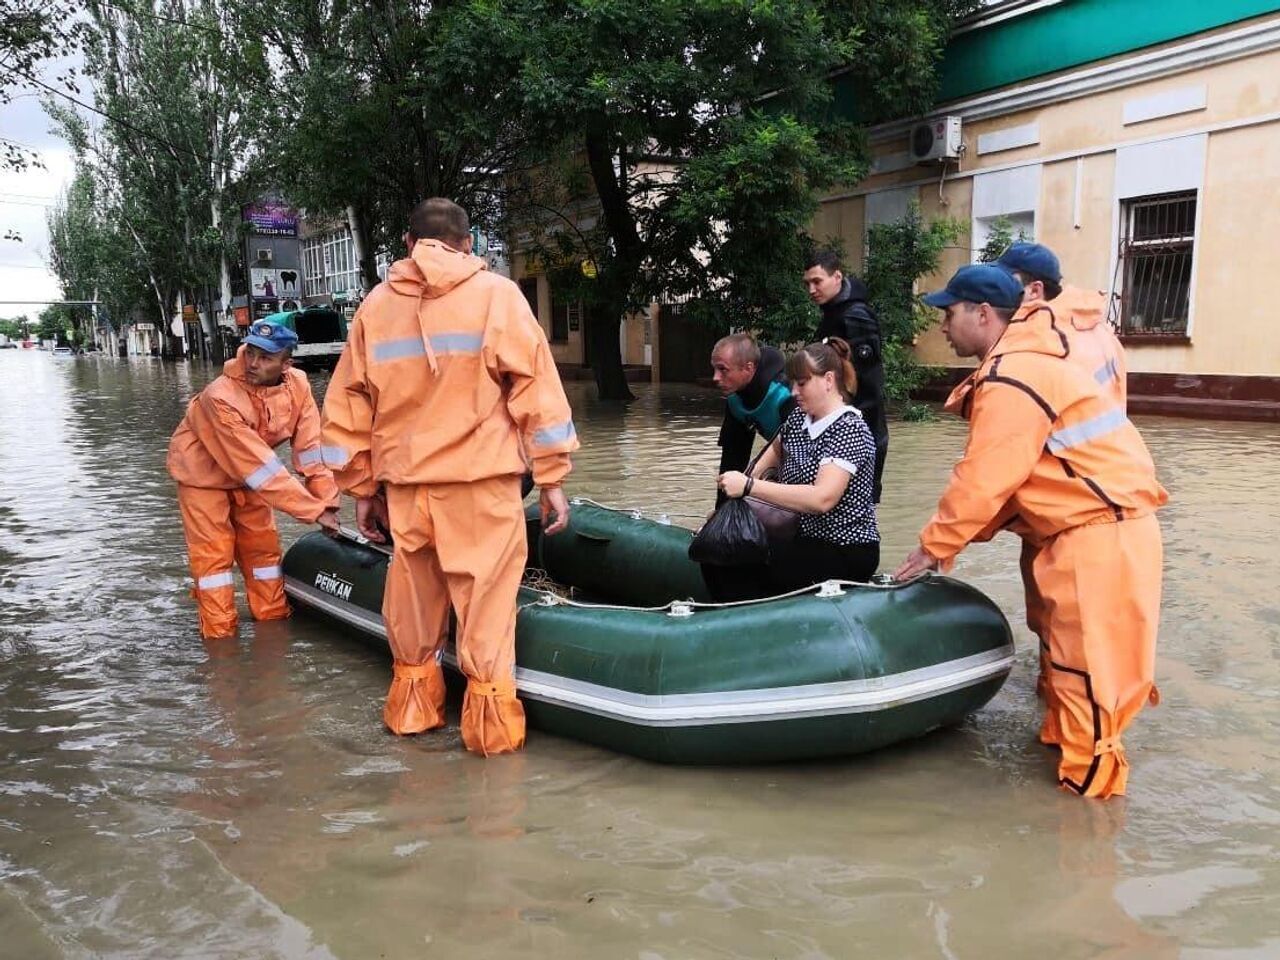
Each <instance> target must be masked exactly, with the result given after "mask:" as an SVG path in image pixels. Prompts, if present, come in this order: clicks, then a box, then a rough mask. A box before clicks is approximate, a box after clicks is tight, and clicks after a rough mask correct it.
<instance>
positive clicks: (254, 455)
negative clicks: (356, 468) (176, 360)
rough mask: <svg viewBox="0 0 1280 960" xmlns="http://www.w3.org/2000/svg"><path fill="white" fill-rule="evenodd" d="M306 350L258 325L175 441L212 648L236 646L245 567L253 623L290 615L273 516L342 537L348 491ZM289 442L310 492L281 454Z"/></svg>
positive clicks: (190, 410) (203, 624)
mask: <svg viewBox="0 0 1280 960" xmlns="http://www.w3.org/2000/svg"><path fill="white" fill-rule="evenodd" d="M297 342H298V335H297V334H296V333H294V332H293V331H292V330H290V329H289V328H288V327H287V326H285V325H284V324H282V323H278V322H275V321H271V320H260V321H258V322H257V323H255V324H254V325H253V326H252V327H251V328H250V329H249V335H248V336H247V337H245V340H244V344H243V345H242V346H241V347H240V349H239V351H238V352H237V353H236V355H235V357H234V358H233V359H231V360H228V361H227V363H226V365H225V366H224V367H223V368H222V370H223V372H222V376H220V377H218V379H216V380H214V381H213V383H211V384H209V385H208V386H207V387H205V388H204V389H203V390H202V391H200V393H198V394H196V396H195V397H194V398H193V399H192V401H191V403H190V404H189V405H188V406H187V413H186V416H184V417H183V418H182V423H180V424H178V429H177V430H176V431H175V432H174V434H173V439H172V440H170V441H169V457H168V461H167V464H166V466H167V467H168V469H169V475H170V476H171V477H173V479H174V480H176V481H177V482H178V507H179V509H180V510H181V511H182V532H183V534H184V535H185V537H186V540H187V556H188V558H189V560H190V562H191V575H192V577H194V578H195V582H196V586H195V598H196V606H197V609H198V610H199V613H200V633H201V634H202V635H203V636H205V637H206V638H209V639H212V638H216V637H232V636H235V633H236V604H235V593H234V591H233V588H232V581H231V567H232V565H233V564H234V563H236V562H237V561H238V562H239V564H240V572H241V573H242V574H243V575H244V582H245V592H246V593H247V594H248V595H249V610H250V611H251V612H252V614H253V618H254V619H255V620H278V619H280V618H282V617H287V616H288V615H289V604H288V602H287V601H286V600H285V596H284V580H283V579H282V578H281V575H280V538H279V537H278V536H277V534H276V524H275V518H274V517H273V516H272V514H271V508H272V507H275V508H276V509H277V510H283V511H284V512H285V513H287V514H289V515H290V516H292V517H294V518H296V519H298V520H301V521H303V522H305V523H319V524H320V525H321V526H322V527H324V528H326V529H327V530H330V531H334V532H336V531H337V529H338V488H337V485H336V484H335V483H334V481H333V474H331V473H330V472H329V470H328V469H327V468H326V467H325V465H324V463H323V462H321V457H320V413H319V411H318V410H317V409H316V402H315V399H314V398H313V397H312V396H311V385H310V384H309V383H308V382H307V378H306V375H305V374H304V373H302V372H301V371H300V370H294V369H293V361H292V359H291V354H292V351H293V347H294V346H295V345H296V344H297ZM286 440H287V441H289V445H290V447H291V448H292V450H293V466H294V469H296V470H297V471H298V473H300V474H302V477H303V481H304V483H305V486H304V483H299V482H298V481H297V480H296V479H295V478H294V477H293V476H291V475H290V473H289V471H288V470H286V469H285V466H284V464H283V463H281V462H280V459H279V458H278V457H277V456H276V454H275V450H274V449H273V448H274V447H278V446H279V445H280V444H282V443H284V442H285V441H286Z"/></svg>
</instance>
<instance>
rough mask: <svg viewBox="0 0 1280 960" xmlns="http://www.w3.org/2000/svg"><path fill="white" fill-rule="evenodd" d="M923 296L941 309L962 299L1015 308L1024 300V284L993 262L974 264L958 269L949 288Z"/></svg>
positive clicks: (929, 302)
mask: <svg viewBox="0 0 1280 960" xmlns="http://www.w3.org/2000/svg"><path fill="white" fill-rule="evenodd" d="M920 299H922V300H923V301H924V302H925V303H927V304H928V305H929V306H931V307H938V308H939V309H944V308H946V307H949V306H951V305H952V304H953V303H960V302H961V301H963V302H965V303H989V304H991V305H992V306H993V307H1006V308H1014V307H1017V306H1018V304H1020V303H1022V284H1020V283H1019V282H1018V281H1017V279H1016V278H1015V277H1014V275H1013V274H1012V273H1010V272H1009V271H1007V270H1002V269H1001V268H1000V267H997V266H995V265H993V264H990V263H973V264H970V265H969V266H967V267H961V268H960V269H959V270H957V271H956V272H955V276H953V277H952V278H951V279H950V280H948V281H947V287H946V289H945V290H938V291H937V292H935V293H929V294H925V295H924V296H923V297H921V298H920Z"/></svg>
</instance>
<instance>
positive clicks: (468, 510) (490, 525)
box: [382, 475, 528, 756]
mask: <svg viewBox="0 0 1280 960" xmlns="http://www.w3.org/2000/svg"><path fill="white" fill-rule="evenodd" d="M386 493H387V510H388V513H389V514H390V519H391V535H392V537H393V538H394V541H395V544H394V553H393V555H392V558H391V565H390V567H389V568H388V570H387V585H386V592H385V593H384V595H383V600H382V615H383V618H384V620H385V622H386V626H387V639H388V641H389V642H390V645H391V652H392V656H393V657H394V663H393V665H392V671H393V675H392V679H391V689H390V690H389V691H388V693H387V702H386V706H385V708H384V709H383V714H382V719H383V722H384V723H385V724H386V725H387V727H388V729H390V730H391V732H392V733H397V734H411V733H420V732H422V731H424V730H431V729H433V728H435V727H440V726H443V725H444V722H445V718H444V700H445V688H444V674H443V671H442V669H441V666H440V661H441V658H442V656H443V653H444V642H445V638H446V636H447V634H448V628H449V608H450V606H452V608H453V610H454V612H455V613H456V614H457V618H458V631H457V654H458V667H459V669H460V670H461V671H462V673H463V674H465V676H466V678H467V692H466V695H465V698H464V699H463V702H462V742H463V743H464V744H465V745H466V747H467V749H468V750H471V751H473V752H475V753H480V754H483V755H484V756H492V755H493V754H498V753H510V752H512V751H514V750H519V749H520V748H521V747H522V746H524V737H525V719H524V707H523V706H522V705H521V703H520V701H519V700H517V699H516V687H515V653H516V593H517V591H518V590H519V587H520V578H521V576H522V575H523V573H524V565H525V559H526V557H527V554H528V544H527V541H526V539H525V521H524V512H523V510H522V508H521V503H520V478H519V477H518V476H514V475H513V476H500V477H490V478H487V479H483V480H473V481H470V482H468V483H433V484H409V485H402V484H388V485H387V487H386Z"/></svg>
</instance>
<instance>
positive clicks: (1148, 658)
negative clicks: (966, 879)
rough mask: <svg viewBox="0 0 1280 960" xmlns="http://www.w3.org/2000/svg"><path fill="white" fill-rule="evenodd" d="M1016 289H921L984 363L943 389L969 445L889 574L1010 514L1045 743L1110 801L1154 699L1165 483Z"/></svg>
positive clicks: (984, 279) (1063, 780) (928, 562)
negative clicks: (1036, 614) (1028, 316)
mask: <svg viewBox="0 0 1280 960" xmlns="http://www.w3.org/2000/svg"><path fill="white" fill-rule="evenodd" d="M1022 296H1023V288H1022V284H1021V283H1020V282H1019V280H1018V279H1017V278H1015V277H1013V276H1011V275H1010V274H1009V273H1007V272H1006V271H1005V270H1003V269H1001V268H1000V267H997V266H994V265H986V264H977V265H974V266H968V267H964V268H962V269H961V270H959V271H958V272H957V273H956V274H955V276H953V277H952V278H951V280H950V281H949V282H948V283H947V286H946V289H945V290H940V291H938V292H937V293H932V294H929V295H928V296H926V297H925V298H924V301H925V303H927V304H929V305H930V306H933V307H937V308H939V309H941V310H944V311H945V316H944V318H943V321H942V332H943V334H944V335H946V337H947V340H948V341H949V342H950V343H951V347H952V349H953V350H955V352H956V354H957V355H958V356H961V357H976V358H977V359H978V361H979V364H978V368H977V370H975V371H974V373H973V374H971V375H970V376H969V377H968V378H967V379H966V380H965V381H964V382H963V383H961V384H960V385H959V386H958V387H956V389H955V390H953V391H952V393H951V396H950V397H949V398H948V400H947V409H948V410H949V411H951V412H953V413H958V414H960V415H961V416H963V417H964V418H966V419H967V420H968V421H969V439H968V443H967V444H966V446H965V452H964V456H963V457H961V459H960V460H959V461H958V462H957V463H956V465H955V468H954V469H953V470H952V474H951V479H950V481H949V482H948V484H947V488H946V490H945V491H943V494H942V499H941V500H940V501H939V502H938V509H937V511H936V512H935V513H934V515H933V518H932V519H931V520H930V521H929V523H928V524H927V525H926V526H925V528H924V529H923V530H922V531H921V533H920V545H919V546H918V547H917V548H916V549H915V550H913V551H912V552H911V554H910V555H909V556H908V557H907V559H906V560H905V561H904V562H903V564H902V565H901V566H900V567H899V568H898V569H897V571H896V572H895V573H894V576H895V577H897V578H898V579H905V578H908V577H912V576H915V575H917V574H920V573H923V572H924V571H926V570H931V569H935V568H939V567H941V568H943V569H946V568H947V567H949V566H950V565H951V563H952V562H953V561H954V560H955V557H956V555H957V554H959V553H960V551H961V550H963V549H964V548H965V546H967V545H968V544H969V543H971V542H973V541H974V540H975V539H979V538H980V537H984V536H987V535H989V534H990V531H991V529H992V527H993V525H994V524H995V523H996V522H997V518H999V517H1002V516H1003V517H1007V518H1009V520H1010V521H1011V522H1013V521H1016V529H1017V530H1018V532H1019V534H1020V535H1021V536H1023V537H1024V538H1031V539H1033V540H1034V542H1035V544H1036V546H1037V548H1038V549H1037V552H1036V554H1035V558H1034V562H1033V568H1032V576H1033V578H1034V580H1035V587H1036V592H1037V593H1038V595H1039V596H1040V597H1042V598H1043V613H1042V619H1041V621H1040V628H1041V630H1042V631H1043V633H1044V637H1045V640H1044V642H1045V643H1046V644H1047V645H1048V658H1047V659H1048V663H1049V667H1050V669H1049V677H1048V684H1047V691H1046V700H1045V709H1046V712H1047V714H1049V717H1047V718H1046V719H1049V718H1050V717H1051V722H1047V723H1046V724H1045V726H1044V727H1043V728H1042V739H1045V740H1046V741H1047V742H1053V743H1056V744H1057V745H1058V746H1060V747H1061V748H1062V756H1061V760H1060V762H1059V764H1058V782H1059V784H1060V785H1061V786H1062V787H1063V788H1064V789H1067V790H1069V791H1071V792H1072V793H1076V794H1079V795H1081V796H1086V797H1110V796H1114V795H1120V794H1123V793H1124V792H1125V786H1126V781H1127V780H1128V774H1129V763H1128V760H1127V759H1126V758H1125V752H1124V747H1123V746H1122V745H1121V743H1120V736H1121V734H1122V733H1123V732H1124V730H1125V728H1126V727H1127V726H1128V725H1129V723H1130V722H1131V721H1132V720H1133V718H1134V717H1135V716H1136V715H1137V714H1138V711H1140V710H1141V709H1142V708H1143V706H1144V705H1145V704H1146V703H1147V702H1148V700H1149V699H1150V700H1151V702H1155V701H1156V699H1157V694H1156V690H1155V685H1154V682H1153V680H1154V671H1155V651H1156V628H1157V625H1158V623H1159V619H1160V585H1161V555H1162V546H1161V538H1160V525H1159V523H1158V522H1157V521H1156V517H1155V511H1156V510H1157V509H1158V508H1159V507H1161V506H1163V505H1164V503H1165V502H1167V500H1168V494H1167V493H1166V492H1165V490H1164V488H1163V487H1162V486H1160V484H1159V482H1158V481H1157V480H1156V475H1155V466H1154V464H1153V463H1152V462H1151V454H1150V453H1149V452H1148V451H1147V447H1146V444H1145V443H1143V441H1142V437H1141V435H1139V433H1138V430H1137V428H1136V427H1134V425H1133V424H1132V423H1131V422H1130V420H1129V418H1128V417H1127V416H1125V412H1124V409H1123V408H1122V407H1120V406H1118V405H1117V403H1116V400H1115V398H1114V396H1113V395H1112V393H1111V391H1110V390H1109V389H1107V388H1106V387H1104V386H1103V385H1102V384H1100V383H1099V382H1098V379H1097V378H1096V377H1094V376H1093V375H1092V374H1091V373H1090V372H1089V371H1088V370H1086V369H1083V368H1082V367H1081V366H1080V365H1079V364H1078V363H1074V362H1072V361H1071V360H1070V359H1068V357H1067V356H1066V355H1065V354H1064V350H1063V338H1062V337H1061V335H1060V334H1059V333H1058V331H1056V330H1055V329H1053V327H1052V326H1051V325H1049V324H1047V323H1046V324H1039V323H1029V322H1027V321H1026V320H1025V319H1024V320H1018V321H1016V322H1011V321H1013V320H1014V317H1015V311H1016V310H1017V308H1018V306H1019V304H1020V303H1021V301H1022ZM1046 734H1047V736H1046Z"/></svg>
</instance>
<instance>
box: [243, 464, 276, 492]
mask: <svg viewBox="0 0 1280 960" xmlns="http://www.w3.org/2000/svg"><path fill="white" fill-rule="evenodd" d="M283 469H284V464H283V463H281V462H280V458H279V457H272V458H271V459H270V460H268V461H267V462H266V463H264V464H263V465H262V466H260V467H259V468H258V469H257V470H255V471H253V473H251V474H249V475H248V476H247V477H245V478H244V485H245V486H246V487H248V488H249V489H250V490H257V489H258V488H259V487H261V486H262V485H263V484H264V483H266V482H267V481H268V480H270V479H271V478H272V477H274V476H275V475H276V474H277V473H279V472H280V471H281V470H283Z"/></svg>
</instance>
